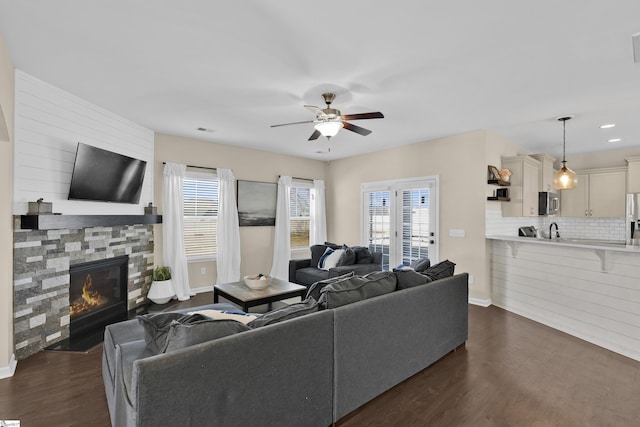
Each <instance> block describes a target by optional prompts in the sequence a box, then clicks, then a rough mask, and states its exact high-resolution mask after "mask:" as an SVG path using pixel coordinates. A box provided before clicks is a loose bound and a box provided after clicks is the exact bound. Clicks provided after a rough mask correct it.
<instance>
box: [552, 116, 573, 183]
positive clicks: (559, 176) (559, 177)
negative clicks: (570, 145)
mask: <svg viewBox="0 0 640 427" xmlns="http://www.w3.org/2000/svg"><path fill="white" fill-rule="evenodd" d="M567 120H571V116H567V117H558V121H561V122H562V167H561V168H560V170H559V171H558V172H556V174H555V175H554V177H553V187H554V188H555V189H556V190H571V189H573V188H576V185H577V184H578V176H577V175H576V173H575V172H574V171H572V170H571V169H569V168H568V167H567V160H566V158H565V147H566V144H567V138H566V126H567Z"/></svg>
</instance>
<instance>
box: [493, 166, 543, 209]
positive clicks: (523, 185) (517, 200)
mask: <svg viewBox="0 0 640 427" xmlns="http://www.w3.org/2000/svg"><path fill="white" fill-rule="evenodd" d="M502 168H503V169H504V168H506V169H509V170H510V171H511V180H510V181H511V187H510V191H509V193H510V194H509V196H510V197H511V201H510V202H503V203H502V216H538V185H539V182H538V169H539V168H540V162H539V161H537V160H536V159H534V158H532V157H530V156H513V157H503V158H502Z"/></svg>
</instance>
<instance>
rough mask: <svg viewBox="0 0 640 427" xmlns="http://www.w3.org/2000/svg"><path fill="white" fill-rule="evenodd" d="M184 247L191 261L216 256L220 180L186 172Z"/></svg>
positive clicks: (209, 174)
mask: <svg viewBox="0 0 640 427" xmlns="http://www.w3.org/2000/svg"><path fill="white" fill-rule="evenodd" d="M183 188H184V246H185V251H186V254H187V258H188V259H195V258H209V257H213V256H215V255H216V253H217V247H218V245H217V236H216V222H217V219H218V201H219V198H218V195H219V193H218V188H219V186H218V177H217V175H216V174H215V173H214V172H211V173H203V172H192V171H187V173H186V176H185V179H184V186H183Z"/></svg>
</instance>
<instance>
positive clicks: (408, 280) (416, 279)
mask: <svg viewBox="0 0 640 427" xmlns="http://www.w3.org/2000/svg"><path fill="white" fill-rule="evenodd" d="M394 274H395V275H396V278H397V279H398V290H400V289H407V288H413V287H414V286H419V285H424V284H425V283H429V282H431V279H430V278H429V277H427V276H426V275H424V274H420V273H418V272H417V271H413V270H396V271H394Z"/></svg>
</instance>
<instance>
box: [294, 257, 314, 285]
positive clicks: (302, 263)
mask: <svg viewBox="0 0 640 427" xmlns="http://www.w3.org/2000/svg"><path fill="white" fill-rule="evenodd" d="M310 265H311V258H304V259H290V260H289V281H290V282H292V283H297V282H296V271H297V270H300V269H301V268H307V267H309V266H310Z"/></svg>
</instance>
